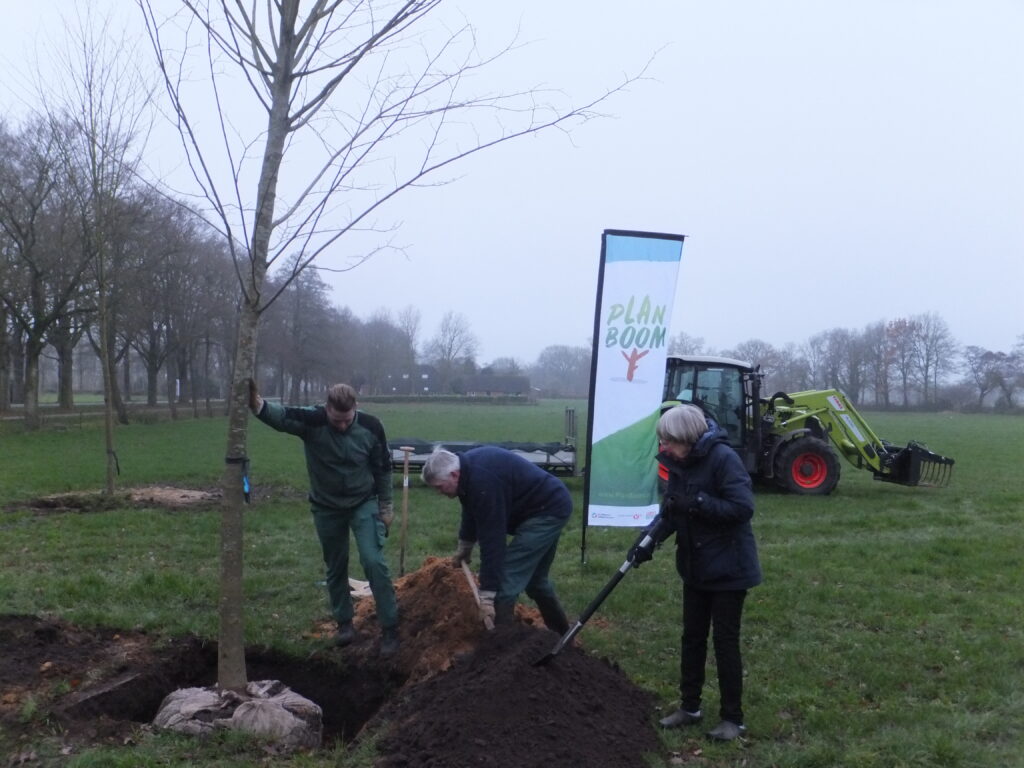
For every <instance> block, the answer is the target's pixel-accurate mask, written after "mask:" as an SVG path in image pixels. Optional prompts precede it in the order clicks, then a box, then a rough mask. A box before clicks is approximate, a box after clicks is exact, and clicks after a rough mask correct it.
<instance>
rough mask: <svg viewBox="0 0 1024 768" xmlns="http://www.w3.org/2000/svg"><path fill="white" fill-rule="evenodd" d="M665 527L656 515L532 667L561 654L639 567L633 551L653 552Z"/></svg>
mask: <svg viewBox="0 0 1024 768" xmlns="http://www.w3.org/2000/svg"><path fill="white" fill-rule="evenodd" d="M666 527H668V524H667V523H666V522H665V521H664V520H663V519H662V517H661V515H660V514H658V515H657V516H656V517H655V519H654V522H653V523H652V524H651V526H650V528H648V530H647V531H646V532H645V533H644V534H643V535H642V536H641V538H640V540H639V541H638V542H637V543H636V544H635V545H634V547H633V548H632V549H631V550H630V555H629V557H627V558H626V561H625V562H624V563H623V564H622V565H620V566H619V570H617V571H616V572H615V575H614V576H612V577H611V579H610V580H609V581H608V583H607V584H605V585H604V589H602V590H601V591H600V592H598V593H597V597H595V598H594V599H593V600H591V601H590V605H588V606H587V607H586V608H585V609H584V610H583V613H581V614H580V615H579V618H577V619H576V623H575V624H574V625H573V626H572V627H571V628H570V629H569V631H568V632H566V633H565V634H564V635H562V637H561V638H560V639H559V641H558V642H557V643H555V647H554V648H552V649H551V650H550V651H549V652H548V653H546V654H544V655H543V656H541V657H540V658H539V659H537V660H536V661H535V662H533V666H535V667H540V666H543V665H544V664H547V663H548V662H549V661H551V660H552V659H553V658H555V656H557V655H558V654H559V653H561V651H562V649H563V648H565V646H567V645H568V644H569V643H571V642H572V639H573V638H574V637H576V635H577V634H579V631H580V630H581V629H583V625H584V624H586V623H587V620H588V619H590V617H591V616H593V615H594V612H595V611H596V610H597V609H598V608H599V607H600V605H601V603H603V602H604V599H605V598H606V597H608V595H609V594H611V591H612V590H613V589H615V587H616V586H617V585H618V583H619V582H620V581H622V577H623V576H625V575H626V574H627V573H629V570H630V569H631V568H637V567H639V564H638V563H636V562H635V560H634V558H635V554H634V553H635V551H636V550H639V549H643V550H646V551H647V552H648V553H651V552H653V551H654V547H655V546H656V545H657V544H658V542H659V541H661V538H662V537H661V536H660V534H662V532H663V531H664V529H665V528H666Z"/></svg>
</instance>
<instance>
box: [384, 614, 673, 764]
mask: <svg viewBox="0 0 1024 768" xmlns="http://www.w3.org/2000/svg"><path fill="white" fill-rule="evenodd" d="M557 639H558V638H557V636H556V635H554V634H553V633H551V632H547V631H538V630H537V629H534V628H531V627H528V626H524V625H514V626H511V627H499V628H498V629H496V630H495V631H494V632H491V633H488V634H487V635H486V636H485V637H484V638H482V639H481V641H480V642H479V643H478V644H477V647H476V648H475V649H474V650H473V652H472V653H470V654H468V655H467V656H465V657H462V658H460V659H458V660H457V661H456V662H455V664H454V665H453V666H452V667H451V669H449V670H448V671H447V672H446V673H445V674H443V675H437V676H435V677H433V678H431V679H429V680H427V681H425V682H423V683H420V684H418V685H412V686H406V687H405V688H403V689H402V690H401V691H399V692H398V694H397V695H396V696H394V697H392V698H391V699H390V700H389V701H388V702H386V703H385V705H384V706H383V707H382V708H381V709H380V710H379V711H378V713H377V715H376V716H375V718H374V719H373V720H371V721H370V723H368V724H367V730H368V731H371V732H374V731H378V730H379V731H380V732H381V733H382V734H383V735H382V737H381V739H380V741H379V742H378V749H379V751H380V754H381V757H380V759H379V760H378V762H377V763H376V765H377V766H378V768H412V766H416V767H417V768H469V767H470V766H484V765H485V766H489V767H490V768H542V767H543V768H550V766H562V765H581V766H582V765H594V766H602V768H640V767H641V766H643V765H646V762H645V760H644V755H645V754H648V753H650V754H658V753H661V752H662V751H663V748H662V746H661V743H660V740H659V738H658V736H657V734H656V733H655V731H654V728H653V725H652V723H651V708H652V704H653V702H652V700H651V697H650V695H649V694H647V693H645V692H644V691H641V690H640V689H638V688H637V687H636V686H635V685H633V684H632V683H631V682H630V681H629V679H628V678H627V677H626V676H625V675H624V674H623V673H622V672H621V670H619V669H618V668H616V667H615V666H613V665H611V664H609V663H607V662H606V661H604V660H601V659H596V658H594V657H592V656H589V655H587V654H586V653H584V652H583V651H581V650H580V649H578V648H571V647H570V648H567V649H566V650H564V651H562V652H561V653H559V654H558V655H557V656H556V657H555V658H554V659H552V660H551V661H549V662H548V663H547V664H543V665H539V666H538V665H535V663H534V662H536V661H537V660H538V659H540V658H542V657H543V656H544V655H545V654H546V653H548V652H549V651H551V649H552V647H553V645H554V643H555V641H557Z"/></svg>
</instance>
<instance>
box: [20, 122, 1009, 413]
mask: <svg viewBox="0 0 1024 768" xmlns="http://www.w3.org/2000/svg"><path fill="white" fill-rule="evenodd" d="M71 132H72V129H71V127H70V126H69V125H67V124H64V123H62V122H61V121H59V120H54V119H52V118H46V119H43V118H40V119H36V120H34V121H29V122H27V123H26V124H25V125H23V126H20V127H18V128H12V127H10V126H7V125H5V124H2V123H0V412H3V411H6V410H9V409H10V408H11V406H12V405H15V404H17V405H20V406H22V409H21V412H22V413H23V414H24V416H25V419H26V422H27V423H30V424H31V423H34V421H35V420H36V418H37V417H38V403H39V395H40V392H41V391H43V389H44V388H45V389H46V390H48V391H52V392H55V393H56V396H57V398H56V399H57V403H58V406H59V407H60V408H63V409H70V408H72V407H73V406H74V396H75V393H76V392H81V391H83V390H90V391H101V388H100V386H99V385H98V384H97V383H96V382H97V380H98V374H97V371H98V370H99V361H100V360H101V358H102V356H103V355H104V354H106V355H108V356H109V358H110V365H111V370H116V372H117V374H116V376H115V377H113V380H112V382H111V392H110V397H111V399H112V401H113V405H114V407H115V409H116V411H117V414H118V419H119V420H120V421H121V422H127V421H128V419H129V413H128V409H127V404H128V403H131V402H133V401H134V402H145V403H147V404H149V405H156V404H157V403H158V402H159V403H162V404H166V406H167V407H168V408H169V409H170V410H171V412H172V415H176V412H177V409H178V408H189V409H191V410H192V411H193V412H194V413H198V412H200V411H202V412H205V413H211V412H213V410H215V408H217V407H218V406H215V405H214V402H215V401H216V402H220V401H223V400H224V398H225V396H226V394H227V388H228V386H229V382H230V380H231V377H230V373H231V372H230V366H231V361H232V360H233V359H234V349H233V348H232V346H233V344H234V343H235V341H234V340H235V338H236V333H235V331H236V323H237V315H238V304H237V302H238V292H237V279H236V276H235V275H234V269H235V266H234V262H233V261H232V259H231V258H230V255H229V253H228V249H227V247H226V244H225V243H224V242H223V239H222V238H220V237H219V236H218V235H217V234H216V233H215V232H214V230H213V229H212V228H211V227H209V226H207V224H206V223H205V222H204V221H203V220H202V219H201V218H200V217H199V216H198V215H196V214H195V213H193V212H192V211H191V210H190V209H189V207H188V206H187V205H186V204H185V203H184V202H183V201H181V200H176V199H174V198H173V197H169V196H168V195H166V194H164V193H162V192H160V191H157V190H155V189H153V188H152V187H151V186H148V185H146V184H143V183H141V182H138V181H134V180H133V181H130V182H128V183H125V184H123V185H120V186H118V187H117V188H116V189H115V190H113V191H111V190H110V189H107V190H106V191H105V194H106V195H107V197H111V198H113V199H107V200H105V201H104V206H103V211H104V214H103V226H102V227H98V226H97V225H96V222H97V214H96V211H97V210H98V208H97V203H96V200H95V199H94V198H95V191H93V194H92V196H90V191H89V189H88V188H86V187H85V186H83V184H84V182H83V179H84V178H85V176H86V174H85V171H84V167H85V165H86V164H87V162H88V157H86V156H85V155H83V154H82V153H81V152H77V153H76V152H75V151H74V149H75V147H74V145H72V144H69V142H68V141H67V140H66V137H67V135H68V134H69V133H71ZM101 257H102V258H101ZM293 266H294V265H285V266H283V267H282V268H281V269H280V270H278V272H277V273H275V275H276V277H275V275H272V276H271V277H270V279H269V280H268V282H267V285H266V286H265V290H266V291H268V292H269V293H270V295H273V296H276V300H275V301H274V303H273V304H272V306H271V307H270V309H269V310H268V311H267V312H266V313H265V314H264V316H263V318H262V320H261V322H262V323H263V325H262V327H261V331H260V335H259V338H260V343H259V346H258V350H257V366H256V370H257V375H258V376H259V377H260V379H261V382H260V383H261V386H262V388H263V390H264V392H266V393H267V394H268V395H271V396H277V397H280V398H282V399H283V400H285V401H287V402H295V403H305V402H315V401H319V400H320V398H321V397H322V394H323V391H324V389H325V387H326V386H327V385H329V384H331V383H333V382H336V381H349V382H351V383H352V384H353V385H355V386H356V387H357V388H358V389H359V391H360V392H361V393H363V394H364V395H392V394H445V393H450V392H465V391H466V390H467V386H471V387H472V388H474V389H480V388H485V389H486V384H484V385H481V383H480V380H479V378H476V377H479V376H491V375H493V376H496V377H523V376H525V377H528V378H529V386H530V392H529V394H530V395H533V396H543V397H577V398H578V397H586V396H587V393H588V390H589V380H590V358H591V353H590V347H589V346H566V345H555V346H549V347H547V348H545V349H544V350H542V351H541V352H540V354H539V355H538V357H537V359H536V360H535V361H533V362H532V363H528V362H526V361H520V360H516V359H514V358H511V357H499V358H497V359H495V360H493V361H492V362H491V363H489V364H487V365H481V364H480V362H479V361H478V359H477V356H478V351H479V341H478V339H477V337H476V335H475V334H474V333H473V329H472V324H471V323H470V321H469V320H468V319H467V318H465V317H464V316H462V315H460V314H458V313H456V312H448V313H446V314H445V315H444V317H443V318H442V320H441V322H440V324H439V325H438V327H437V328H436V329H435V330H434V332H433V333H432V334H430V335H424V333H423V329H422V328H421V316H420V312H419V310H418V309H417V308H415V307H412V306H408V307H405V308H402V309H401V310H398V311H396V312H394V313H393V312H392V311H389V310H386V309H381V310H378V311H377V312H376V313H374V314H373V315H372V316H371V317H369V318H367V319H360V318H358V317H356V316H355V315H354V314H353V313H352V312H351V311H350V310H349V309H347V308H345V307H338V306H336V305H335V304H333V303H332V301H331V299H330V291H329V287H328V286H327V285H326V283H325V282H324V281H323V279H322V278H321V277H320V275H319V274H318V273H317V272H316V271H315V270H306V271H302V272H298V273H297V274H296V270H295V269H293ZM101 298H102V301H101ZM101 307H105V315H103V316H104V318H105V321H104V322H103V323H101V322H100V319H101ZM669 351H670V352H676V353H691V354H693V353H703V354H715V353H716V351H715V350H712V349H709V348H707V347H706V346H705V345H704V343H703V340H702V339H699V338H694V337H691V336H688V335H686V334H685V333H680V334H678V335H677V336H675V337H673V338H672V339H671V341H670V350H669ZM717 354H720V355H724V356H729V357H735V358H739V359H743V360H746V361H749V362H752V363H755V364H757V365H760V366H761V370H762V371H763V372H764V373H765V374H766V387H767V388H769V389H771V390H772V391H775V390H787V391H798V390H803V389H821V388H833V387H834V388H838V389H842V390H843V391H845V392H846V393H847V394H848V395H849V396H850V397H852V398H853V399H854V401H855V402H858V403H862V404H865V405H871V406H877V407H881V408H924V409H941V408H959V409H968V408H975V409H981V408H993V409H996V410H1010V409H1013V408H1016V407H1018V400H1019V396H1020V391H1021V389H1022V388H1024V335H1022V336H1021V337H1020V340H1019V341H1018V343H1017V345H1016V346H1015V347H1014V348H1013V349H1011V350H988V349H984V348H981V347H977V346H966V347H961V346H960V345H959V344H957V342H956V341H955V340H954V339H953V338H952V335H951V334H950V332H949V329H948V327H947V326H946V324H945V322H944V321H943V320H942V319H941V317H939V316H938V315H936V314H925V315H918V316H914V317H908V318H900V319H896V320H891V321H879V322H876V323H873V324H870V325H868V326H866V327H865V328H864V329H862V330H859V331H855V330H848V329H842V328H836V329H832V330H829V331H824V332H821V333H818V334H816V335H815V336H812V337H811V338H810V339H808V340H807V341H806V342H804V343H803V344H799V345H795V344H788V345H786V346H785V347H781V348H776V347H773V346H772V345H771V344H768V343H767V342H764V341H761V340H759V339H751V340H749V341H745V342H743V343H741V344H738V345H737V346H736V347H734V348H732V349H726V350H719V351H717ZM47 373H50V374H51V375H50V378H49V379H46V380H44V377H43V374H47ZM423 380H429V382H430V386H429V388H428V389H427V391H424V388H423V387H417V382H419V381H423Z"/></svg>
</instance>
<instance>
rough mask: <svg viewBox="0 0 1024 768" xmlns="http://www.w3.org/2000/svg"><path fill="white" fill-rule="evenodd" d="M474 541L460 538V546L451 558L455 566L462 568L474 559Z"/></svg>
mask: <svg viewBox="0 0 1024 768" xmlns="http://www.w3.org/2000/svg"><path fill="white" fill-rule="evenodd" d="M474 543H475V542H472V541H466V540H465V539H459V546H458V547H457V548H456V549H455V554H454V555H453V556H452V559H451V564H452V567H453V568H461V567H462V564H463V563H466V564H467V565H468V564H469V561H470V560H472V559H473V544H474ZM492 602H493V601H492Z"/></svg>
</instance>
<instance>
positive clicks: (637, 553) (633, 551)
mask: <svg viewBox="0 0 1024 768" xmlns="http://www.w3.org/2000/svg"><path fill="white" fill-rule="evenodd" d="M644 535H646V534H644ZM641 541H643V535H642V536H641V537H640V539H639V540H637V542H636V543H635V544H634V545H633V546H632V547H630V548H629V552H628V553H627V554H626V559H627V560H629V561H630V562H632V563H633V567H634V568H639V567H640V565H641V564H642V563H646V562H648V561H649V560H652V559H653V558H654V541H650V542H648V545H647V546H646V547H642V546H640V542H641Z"/></svg>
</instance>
